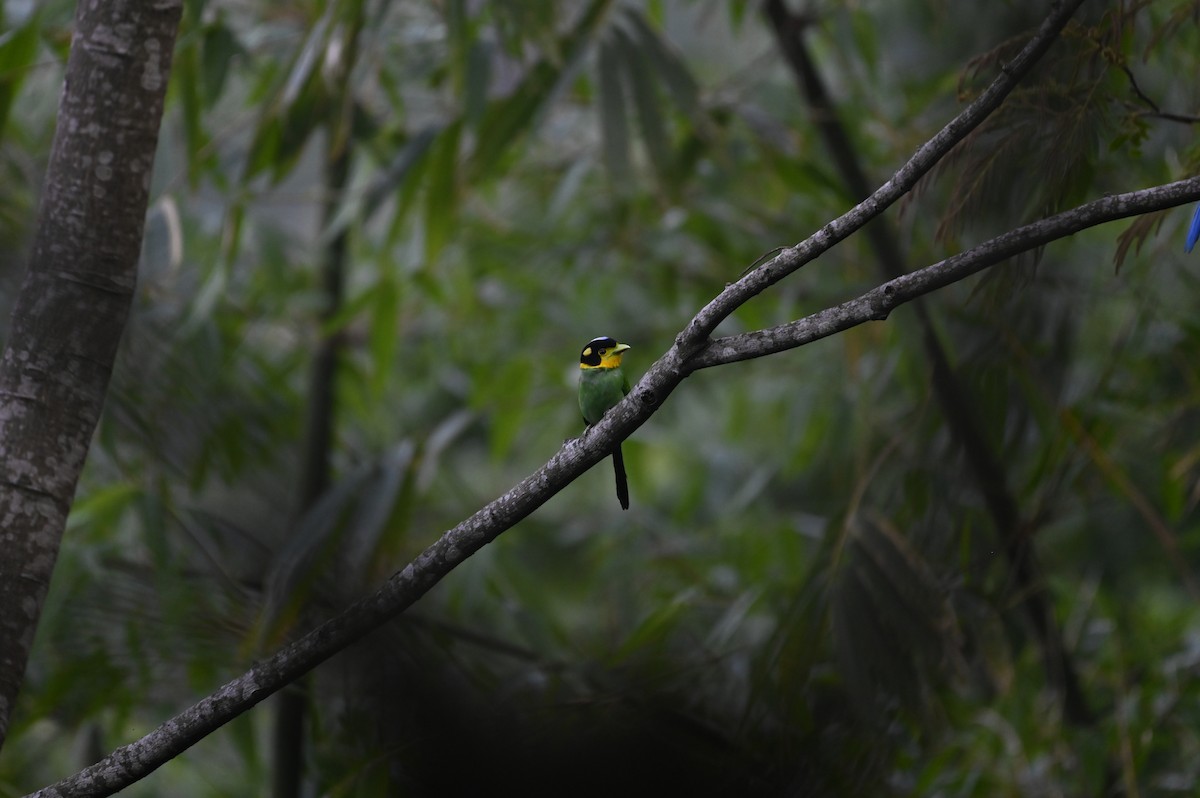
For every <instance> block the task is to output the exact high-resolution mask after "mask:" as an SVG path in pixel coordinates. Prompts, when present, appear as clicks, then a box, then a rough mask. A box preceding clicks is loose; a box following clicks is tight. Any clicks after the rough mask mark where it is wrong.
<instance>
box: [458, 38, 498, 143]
mask: <svg viewBox="0 0 1200 798" xmlns="http://www.w3.org/2000/svg"><path fill="white" fill-rule="evenodd" d="M492 57H493V52H492V46H491V45H490V44H489V43H488V42H485V41H481V40H479V39H476V40H475V41H474V42H473V43H472V44H471V49H470V51H469V52H468V53H467V69H466V74H465V75H464V76H463V88H462V93H463V121H464V122H466V124H467V127H468V128H470V129H472V130H474V129H476V128H478V126H479V125H480V123H481V122H482V121H483V116H484V113H485V112H486V111H487V94H488V87H489V86H490V85H491V80H492Z"/></svg>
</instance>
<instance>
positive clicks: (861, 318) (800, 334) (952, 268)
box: [688, 177, 1200, 369]
mask: <svg viewBox="0 0 1200 798" xmlns="http://www.w3.org/2000/svg"><path fill="white" fill-rule="evenodd" d="M1198 199H1200V177H1192V178H1188V179H1187V180H1179V181H1176V182H1174V183H1167V184H1166V185H1162V186H1155V187H1153V188H1147V189H1142V190H1140V191H1130V192H1128V193H1125V194H1114V195H1111V196H1108V197H1104V198H1103V199H1098V200H1095V201H1094V202H1089V203H1087V204H1086V205H1080V206H1079V207H1077V208H1072V209H1071V210H1068V211H1063V212H1062V213H1059V214H1056V215H1054V216H1051V217H1049V218H1046V219H1042V220H1040V221H1037V222H1033V223H1031V224H1027V225H1025V226H1024V227H1018V228H1017V229H1016V230H1012V231H1010V232H1007V233H1004V234H1003V235H999V236H996V237H995V238H993V239H991V240H990V241H985V242H984V243H982V244H980V245H979V246H977V247H973V248H972V249H969V250H967V251H966V252H961V253H959V254H957V255H954V256H952V257H949V258H946V259H945V260H943V261H939V262H938V263H935V264H933V265H931V266H927V267H925V268H924V269H919V270H917V271H914V272H909V273H908V274H905V275H902V276H900V277H897V278H895V279H893V280H889V281H887V282H886V283H883V284H882V285H879V286H877V287H875V288H873V289H871V290H870V291H868V292H866V293H865V294H862V295H861V296H859V297H856V298H854V299H851V300H848V301H846V302H843V303H842V304H840V305H837V306H835V307H832V308H827V309H825V310H822V311H819V312H817V313H814V314H812V315H811V316H806V317H805V318H803V319H798V320H797V321H793V322H789V323H787V324H781V325H779V326H777V327H771V328H769V329H765V330H755V331H753V332H746V333H741V334H738V335H731V336H728V337H725V338H716V339H713V340H712V341H710V342H709V343H708V344H707V345H706V346H705V347H703V349H702V350H700V351H699V352H697V353H696V355H695V356H694V357H693V358H692V359H691V360H689V361H688V365H690V366H691V367H692V368H693V369H705V368H711V367H712V366H721V365H725V364H727V363H736V362H738V361H739V360H751V359H753V358H756V357H763V356H764V355H773V354H776V353H778V352H785V351H787V350H788V349H795V348H796V347H798V346H804V345H805V344H810V343H812V342H813V341H816V340H819V339H821V338H827V337H828V336H830V335H834V334H836V333H839V332H842V331H844V330H848V329H850V328H851V327H857V326H858V325H860V324H863V323H865V322H868V321H882V320H883V319H886V318H887V317H888V314H889V313H891V312H892V310H894V309H895V308H897V307H899V306H900V305H903V304H905V303H908V302H911V301H912V300H914V299H916V298H917V297H920V296H924V295H925V294H930V293H933V292H934V291H937V290H938V289H939V288H945V287H946V286H948V285H950V284H951V283H956V282H959V281H960V280H964V279H966V278H967V277H970V276H971V275H973V274H977V273H978V272H981V271H983V270H984V269H986V268H988V267H989V266H995V265H997V264H1000V263H1002V262H1003V261H1005V260H1008V259H1010V258H1012V257H1013V256H1015V255H1020V254H1021V253H1023V252H1029V251H1031V250H1034V249H1038V248H1039V247H1042V246H1045V245H1046V244H1048V243H1050V242H1051V241H1056V240H1058V239H1060V238H1066V237H1067V236H1071V235H1074V234H1075V233H1078V232H1080V231H1082V230H1086V229H1087V228H1089V227H1095V226H1096V225H1100V224H1104V223H1106V222H1112V221H1116V220H1118V219H1126V218H1128V217H1130V216H1138V215H1141V214H1143V213H1152V212H1154V211H1161V210H1164V209H1166V208H1173V207H1176V206H1178V205H1183V204H1185V203H1188V202H1193V201H1195V200H1198ZM800 246H803V244H801V245H800ZM786 254H787V253H786V252H785V253H783V255H786ZM783 255H781V256H780V257H783Z"/></svg>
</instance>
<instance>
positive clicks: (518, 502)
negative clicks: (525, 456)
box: [33, 0, 1200, 798]
mask: <svg viewBox="0 0 1200 798" xmlns="http://www.w3.org/2000/svg"><path fill="white" fill-rule="evenodd" d="M1082 2H1083V0H1065V1H1064V2H1059V3H1056V4H1055V5H1054V7H1053V9H1052V11H1051V13H1050V15H1049V16H1048V17H1047V19H1046V21H1045V22H1044V23H1043V24H1042V26H1041V27H1040V28H1039V30H1038V33H1037V34H1036V35H1035V36H1034V38H1033V39H1032V40H1031V41H1030V42H1029V44H1028V45H1026V46H1025V48H1024V49H1022V50H1021V52H1020V53H1019V54H1018V55H1017V57H1016V58H1014V59H1013V61H1012V62H1011V63H1010V64H1008V65H1006V66H1004V67H1003V68H1002V70H1001V74H1000V75H999V76H998V77H997V78H996V80H995V81H993V83H992V85H991V86H989V87H988V89H987V90H986V91H984V92H983V94H981V95H980V96H979V98H978V99H977V100H976V101H975V102H973V103H971V105H969V106H968V107H967V108H966V109H965V110H964V111H963V112H962V113H961V114H959V115H958V116H957V117H955V118H954V119H953V120H952V121H951V122H950V123H949V124H947V125H946V126H945V127H944V128H943V129H942V130H941V131H940V132H939V133H938V134H937V135H935V136H934V137H933V138H932V139H930V140H929V142H927V143H926V144H924V145H923V146H922V147H920V148H919V149H918V150H917V152H916V153H915V154H914V155H913V157H912V158H911V159H909V161H908V162H907V163H906V164H905V165H904V166H902V167H901V168H900V170H899V171H898V172H896V174H895V175H893V177H892V178H891V179H890V180H889V181H888V182H886V183H885V184H884V185H883V186H881V187H880V188H879V189H878V190H877V191H875V193H874V194H872V195H871V196H870V197H868V198H867V199H866V200H864V201H863V202H861V203H859V204H858V205H857V206H855V207H854V208H853V209H851V210H850V211H848V212H847V213H845V214H843V215H842V216H841V217H839V218H837V219H835V220H834V221H832V222H830V223H829V224H827V225H825V226H824V227H823V228H821V230H820V231H818V232H817V233H816V234H815V235H813V236H811V237H810V238H808V239H807V240H806V241H804V242H802V243H801V244H799V245H797V246H796V247H792V248H790V249H787V250H784V251H783V252H781V253H780V254H779V255H777V256H776V257H774V258H772V259H771V260H769V261H767V262H766V263H764V264H762V265H761V266H759V267H757V268H755V269H753V270H751V271H750V272H748V273H747V274H746V275H745V276H744V277H742V278H741V279H739V280H738V281H737V282H735V283H732V284H730V285H729V286H727V287H726V288H725V290H724V291H722V292H721V293H720V294H719V295H718V296H717V297H716V298H715V299H713V300H712V301H711V302H709V303H708V305H706V306H705V307H704V308H703V309H702V310H701V311H700V312H699V313H697V314H696V316H695V317H694V318H693V319H692V320H691V322H689V324H688V325H687V327H686V328H685V329H684V330H683V331H682V332H681V333H680V334H679V335H678V336H677V337H676V340H675V344H674V345H673V346H672V347H671V348H670V349H669V350H668V351H667V352H666V354H664V355H663V356H662V357H661V358H659V359H658V361H656V362H655V363H654V364H653V365H652V366H651V367H650V369H649V370H648V371H647V372H646V374H645V375H644V376H643V377H642V379H641V380H640V381H639V382H638V384H637V385H636V386H635V387H634V389H633V391H632V392H631V393H630V395H629V396H628V397H626V399H625V400H624V401H623V402H621V403H620V404H619V405H617V406H616V407H615V408H613V409H612V410H610V411H609V412H608V413H607V414H605V416H604V418H603V419H601V421H600V423H598V424H597V425H595V426H594V427H592V429H591V430H590V432H589V433H588V434H586V435H584V436H583V437H581V438H576V439H573V440H570V441H567V442H566V443H565V444H564V445H563V447H562V448H561V449H560V450H559V451H558V453H557V454H555V455H554V456H553V457H552V458H550V460H549V461H547V462H546V464H545V465H543V466H542V467H541V468H539V469H538V470H537V471H535V472H534V473H533V474H531V475H530V476H528V477H526V478H525V479H524V480H522V481H521V482H520V483H518V484H517V485H516V486H515V487H513V488H512V489H510V490H509V491H508V492H507V493H505V494H504V495H503V496H501V497H500V498H498V499H496V500H495V501H493V502H491V503H490V504H488V505H487V506H485V507H483V508H482V509H480V510H479V511H478V512H476V513H475V514H474V515H472V516H471V517H470V518H468V519H466V520H465V521H463V522H462V523H460V524H459V525H458V526H456V527H454V528H453V529H451V530H449V531H448V532H446V533H445V534H443V535H442V536H441V537H440V538H438V540H436V541H435V542H434V543H432V544H431V545H430V546H429V547H428V548H427V549H426V550H425V551H424V552H422V553H421V554H420V555H419V556H418V557H417V558H416V559H415V560H413V561H412V562H410V563H409V564H408V565H407V566H405V567H404V568H403V569H402V570H401V571H398V572H397V573H395V574H393V575H392V576H391V577H390V578H389V579H388V580H387V581H386V582H385V583H384V584H383V586H382V587H380V588H379V590H378V591H376V592H375V593H374V594H372V595H371V596H368V597H366V598H364V599H361V600H360V601H358V602H356V603H355V604H353V605H351V606H350V607H349V608H348V609H347V610H345V611H344V612H342V613H341V614H339V615H337V616H335V617H334V618H331V619H330V620H328V621H326V622H325V623H323V624H321V625H320V626H318V627H317V628H316V629H314V630H313V631H311V632H309V633H308V634H306V635H304V636H303V637H301V638H300V639H298V640H296V641H294V642H293V643H291V644H289V645H287V646H285V647H284V648H282V649H281V650H279V651H277V652H276V653H275V654H273V655H271V656H270V657H268V658H267V659H265V660H263V661H261V662H259V663H257V664H255V665H254V667H252V668H251V669H250V670H249V671H247V672H246V673H245V674H243V675H242V676H239V677H238V678H236V679H233V680H232V681H230V682H228V683H226V684H225V685H223V686H222V687H220V688H219V689H218V690H217V691H216V692H214V693H212V694H211V695H209V696H208V697H206V698H204V699H202V700H201V701H199V702H198V703H196V704H195V705H193V706H192V707H190V708H188V709H186V710H184V711H183V712H181V713H180V714H178V715H176V716H175V717H174V718H172V719H171V720H169V721H167V722H165V723H164V724H162V725H161V726H159V727H158V728H157V729H155V730H154V731H152V732H150V733H149V734H147V735H146V736H145V737H142V738H141V739H140V740H137V741H135V742H132V743H129V744H128V745H125V746H122V747H120V748H118V749H116V750H115V751H113V753H111V754H110V755H108V756H107V757H105V758H104V759H102V760H100V761H99V762H97V763H96V764H94V765H91V766H89V767H87V768H85V769H84V770H82V771H80V772H79V773H77V774H75V775H73V776H70V777H68V778H66V779H64V780H62V781H60V782H58V783H56V784H54V785H51V786H49V787H46V788H44V789H43V790H40V791H39V792H37V793H34V794H33V795H36V796H41V797H42V798H51V796H68V795H69V796H72V797H73V798H74V797H75V796H101V795H111V794H112V793H114V792H116V791H117V790H120V789H123V788H124V787H127V786H129V785H130V784H132V783H134V782H135V781H138V780H139V779H141V778H143V777H145V776H146V775H148V774H149V773H151V772H153V771H154V770H156V769H157V768H159V767H161V766H162V765H163V764H165V763H166V762H167V761H169V760H170V759H172V758H173V757H175V756H177V755H178V754H180V753H182V752H183V751H185V750H186V749H188V748H189V747H191V746H192V745H194V744H195V743H196V742H198V741H200V740H201V739H203V738H204V737H205V736H207V735H208V734H210V733H211V732H213V731H215V730H216V729H218V728H220V727H221V726H222V725H224V724H225V723H228V722H229V721H230V720H232V719H233V718H235V717H237V716H238V715H240V714H241V713H243V712H245V711H247V710H249V709H250V708H251V707H253V706H255V705H256V704H258V703H259V702H261V701H263V700H264V699H266V698H267V697H268V696H270V695H271V694H273V693H275V692H277V691H278V690H280V689H281V688H283V687H284V686H285V685H287V684H288V683H289V682H291V681H293V680H295V679H296V678H298V677H300V676H302V675H303V674H305V673H307V672H308V671H310V670H312V669H313V668H315V667H317V666H318V665H320V664H321V663H322V662H324V661H325V660H327V659H329V658H330V657H332V656H333V655H334V654H336V653H337V652H339V651H341V650H342V649H343V648H345V647H346V646H348V645H350V644H351V643H353V642H354V641H356V640H358V639H359V638H361V637H363V636H364V635H366V634H367V633H369V632H371V631H372V630H374V629H376V628H378V627H379V626H381V625H383V624H384V623H386V622H387V621H389V620H391V619H392V618H394V617H396V616H397V615H399V614H400V613H402V612H404V611H405V610H406V609H408V607H409V606H411V605H412V604H413V602H415V601H416V600H417V599H418V598H420V597H421V596H423V595H424V594H425V593H426V592H428V591H429V589H430V588H432V587H433V586H434V585H435V584H437V583H438V582H439V581H441V579H442V578H443V577H445V576H446V575H447V574H448V573H450V571H452V570H453V569H454V568H455V567H456V566H457V565H458V564H459V563H461V562H462V561H463V560H465V559H466V558H467V557H469V556H470V555H472V554H474V553H475V552H476V551H478V550H479V549H481V548H483V547H484V546H485V545H487V544H488V543H490V542H492V541H493V540H495V539H496V538H497V537H498V536H499V535H500V534H501V533H503V532H504V531H506V530H508V529H510V528H511V527H513V526H515V525H516V524H517V523H518V522H519V521H521V520H522V519H523V518H525V517H526V516H528V515H529V514H530V513H532V512H533V511H534V510H536V509H537V508H538V507H540V506H541V505H542V504H544V503H545V502H546V501H548V500H549V499H550V498H551V497H552V496H554V495H555V494H556V493H558V492H559V491H560V490H562V489H563V488H564V487H566V486H567V485H568V484H570V483H571V482H572V481H573V480H575V479H576V478H577V477H579V476H580V475H581V474H583V473H584V472H585V471H586V470H587V469H589V468H591V467H592V466H593V465H595V464H596V463H598V462H599V461H600V460H602V459H604V458H606V457H608V456H609V454H610V453H611V452H612V447H613V445H614V444H615V443H616V442H617V441H620V440H623V439H625V438H626V437H628V436H629V435H630V434H631V433H632V432H633V431H634V430H636V429H637V428H638V427H640V426H641V425H642V424H644V423H645V422H646V421H647V420H648V419H649V418H650V416H652V415H653V414H654V413H655V411H656V410H657V408H658V406H659V405H661V404H662V402H664V401H665V400H666V399H667V397H668V396H670V394H671V392H672V391H674V389H675V388H676V387H677V386H678V385H679V383H680V382H682V381H683V380H684V379H685V378H686V377H687V376H688V375H689V374H690V373H691V372H693V371H695V370H696V369H697V368H700V367H702V366H700V365H699V361H697V360H696V359H695V358H696V357H697V355H698V354H700V353H702V352H712V351H713V350H712V344H711V343H710V342H709V334H710V333H711V332H712V331H713V330H714V329H715V328H716V326H717V325H718V324H719V323H720V322H721V321H722V320H723V319H725V318H726V317H728V316H729V314H731V313H732V312H733V311H734V310H736V309H737V308H738V307H740V306H741V305H742V304H744V303H745V302H747V301H748V300H750V299H751V298H753V297H754V296H756V295H758V294H759V293H761V292H762V291H763V290H765V289H766V288H768V287H770V286H771V285H774V284H775V283H777V282H779V281H780V280H782V279H783V278H784V277H786V276H787V275H789V274H791V273H792V272H794V271H796V270H797V269H799V268H800V267H801V266H803V265H804V264H805V263H808V262H809V261H811V260H813V259H814V258H816V257H817V256H818V255H820V254H821V253H823V252H825V251H827V250H828V249H829V248H831V247H832V246H833V245H835V244H836V243H838V242H839V241H841V240H842V239H844V238H846V237H847V236H849V235H850V234H851V233H853V232H854V231H856V230H858V229H859V228H860V227H862V226H863V225H864V224H866V223H867V222H869V221H870V220H871V219H872V218H874V217H875V216H877V215H879V214H880V213H882V212H883V210H884V209H886V208H887V207H888V206H889V205H890V204H891V203H893V202H895V201H896V200H897V199H899V198H900V197H901V196H903V194H904V193H905V192H907V191H909V190H910V189H911V188H912V187H913V186H914V185H915V184H916V182H917V180H919V179H920V178H921V176H922V175H924V174H925V173H926V172H928V171H929V170H930V169H931V168H932V167H933V166H934V165H935V164H936V163H937V162H938V161H939V160H940V159H941V158H943V157H944V156H945V155H946V154H947V153H948V152H949V151H950V150H951V149H952V148H953V147H954V145H955V144H957V143H958V142H959V141H960V140H962V138H963V137H964V136H966V135H967V134H968V133H969V132H970V131H971V130H972V129H973V128H974V127H976V126H977V125H978V124H979V123H980V122H982V121H983V120H984V119H985V118H987V116H988V114H990V113H991V112H992V111H993V110H995V109H996V108H997V107H998V106H999V105H1000V103H1001V102H1002V101H1003V99H1004V97H1005V96H1006V95H1007V94H1008V93H1009V92H1010V91H1011V90H1012V89H1013V88H1014V87H1015V86H1016V85H1017V83H1018V82H1019V81H1020V80H1021V78H1022V77H1023V76H1024V75H1025V74H1026V73H1027V72H1028V71H1029V69H1030V68H1031V67H1032V66H1033V64H1034V62H1036V61H1037V59H1038V58H1039V57H1040V56H1041V55H1042V54H1043V53H1045V51H1046V50H1047V49H1048V48H1049V47H1050V45H1051V44H1052V42H1053V41H1054V39H1055V38H1056V37H1057V36H1058V33H1059V32H1060V31H1061V29H1062V27H1063V26H1064V25H1065V24H1066V22H1067V20H1068V19H1069V18H1070V16H1071V14H1072V13H1073V12H1074V11H1075V9H1076V8H1078V7H1079V5H1080V4H1081V3H1082ZM1196 194H1197V196H1200V189H1198V190H1197V192H1196ZM1183 201H1184V200H1183V199H1181V200H1179V202H1183ZM1031 246H1038V244H1032V245H1031ZM979 268H983V267H982V266H980V267H979ZM974 271H978V268H977V269H975V270H974ZM971 273H973V272H971ZM910 276H911V275H910ZM964 276H965V275H964ZM901 279H904V278H901ZM960 279H961V278H960ZM950 281H952V280H950ZM950 281H947V282H950ZM943 284H945V283H943ZM935 287H936V286H935ZM933 288H934V287H929V288H927V289H926V290H925V291H920V292H914V293H913V294H912V296H918V295H920V293H927V292H928V291H931V290H933ZM893 290H896V289H893ZM872 301H877V300H876V299H872ZM903 301H907V300H899V299H892V300H890V301H888V302H886V303H884V304H881V305H880V306H879V308H878V310H876V311H875V312H874V313H875V315H872V318H886V316H887V313H888V312H890V311H891V310H892V309H893V308H894V307H896V306H897V305H899V304H902V302H903ZM834 310H837V309H834ZM880 313H881V314H882V315H878V314H880ZM864 320H865V319H864ZM856 323H861V321H859V322H856ZM848 326H853V325H848ZM826 334H831V333H826ZM817 337H824V336H817ZM814 340H815V339H814ZM783 348H784V349H788V348H792V347H791V346H787V347H783ZM780 351H782V350H780ZM735 359H736V358H735ZM742 359H744V358H742ZM709 365H716V364H715V363H711V364H709Z"/></svg>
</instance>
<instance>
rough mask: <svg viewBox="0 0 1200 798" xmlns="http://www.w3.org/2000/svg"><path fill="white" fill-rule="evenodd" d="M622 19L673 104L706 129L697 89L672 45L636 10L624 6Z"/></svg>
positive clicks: (693, 122) (705, 120)
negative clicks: (624, 10)
mask: <svg viewBox="0 0 1200 798" xmlns="http://www.w3.org/2000/svg"><path fill="white" fill-rule="evenodd" d="M621 22H622V25H623V26H624V27H625V28H626V29H627V30H628V31H629V32H630V34H631V35H632V37H633V40H634V42H635V43H636V45H637V48H638V50H639V51H640V52H641V53H643V54H644V56H645V58H646V60H647V63H651V64H653V65H654V67H655V69H654V71H655V73H656V74H657V75H658V77H660V78H661V79H662V81H663V85H664V86H665V87H666V89H667V92H668V94H669V95H670V96H671V99H672V100H673V101H674V102H675V105H677V106H678V107H679V108H680V110H682V111H683V113H684V114H685V115H686V116H687V117H688V118H690V119H691V120H692V124H694V125H695V126H696V127H697V128H699V129H700V131H701V132H706V131H707V129H708V127H709V125H710V122H709V119H708V115H707V113H706V112H705V111H704V108H703V105H702V104H701V102H700V88H699V86H698V85H697V84H696V80H695V79H694V78H693V77H692V73H691V71H690V70H688V68H687V65H686V64H684V63H683V59H682V58H681V57H680V56H679V54H678V53H677V52H676V51H675V49H674V47H672V46H671V45H670V44H669V43H668V42H666V41H665V40H664V39H663V38H662V37H660V36H659V35H658V33H657V32H656V31H655V30H654V29H653V28H651V27H650V25H649V24H648V23H647V22H646V19H645V18H644V17H643V16H642V15H641V14H640V13H639V12H638V11H637V10H636V9H633V8H628V9H626V13H625V14H624V15H623V16H622V20H621Z"/></svg>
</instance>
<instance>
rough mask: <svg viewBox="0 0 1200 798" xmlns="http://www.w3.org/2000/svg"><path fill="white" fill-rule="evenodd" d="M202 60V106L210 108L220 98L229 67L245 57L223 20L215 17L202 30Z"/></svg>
mask: <svg viewBox="0 0 1200 798" xmlns="http://www.w3.org/2000/svg"><path fill="white" fill-rule="evenodd" d="M203 53H204V60H203V63H202V66H201V74H202V76H203V81H202V85H203V86H204V104H205V106H211V105H213V103H215V102H216V101H217V100H218V99H220V97H221V92H222V91H224V89H225V81H226V79H227V78H228V77H229V67H230V65H231V64H233V63H234V61H235V60H237V59H238V58H242V57H244V56H245V55H246V49H245V48H244V47H242V45H241V43H240V42H239V41H238V40H237V37H236V36H234V34H233V31H231V30H230V29H229V26H228V25H226V24H225V20H224V19H222V18H221V17H217V19H216V21H214V22H212V23H210V24H209V25H206V26H205V28H204V47H203Z"/></svg>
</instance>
